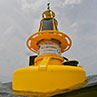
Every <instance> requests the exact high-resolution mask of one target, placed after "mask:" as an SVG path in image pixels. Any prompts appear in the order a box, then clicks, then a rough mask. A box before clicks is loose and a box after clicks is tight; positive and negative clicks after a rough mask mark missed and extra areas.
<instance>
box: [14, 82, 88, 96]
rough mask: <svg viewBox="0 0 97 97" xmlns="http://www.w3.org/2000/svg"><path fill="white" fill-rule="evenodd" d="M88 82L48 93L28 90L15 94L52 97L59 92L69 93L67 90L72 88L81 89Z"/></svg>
mask: <svg viewBox="0 0 97 97" xmlns="http://www.w3.org/2000/svg"><path fill="white" fill-rule="evenodd" d="M86 84H87V81H85V82H83V83H80V84H77V85H74V86H72V87H69V88H68V89H59V90H58V89H57V90H55V91H52V92H47V93H39V92H30V91H28V92H25V91H14V92H13V95H19V96H18V97H51V96H54V95H57V94H62V93H67V92H70V91H72V90H75V89H79V88H81V87H83V86H84V85H86Z"/></svg>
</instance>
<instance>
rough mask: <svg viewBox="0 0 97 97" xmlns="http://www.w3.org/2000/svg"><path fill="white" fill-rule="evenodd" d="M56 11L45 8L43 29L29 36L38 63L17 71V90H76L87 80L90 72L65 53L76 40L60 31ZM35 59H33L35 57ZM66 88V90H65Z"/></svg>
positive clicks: (30, 45) (30, 46) (42, 21)
mask: <svg viewBox="0 0 97 97" xmlns="http://www.w3.org/2000/svg"><path fill="white" fill-rule="evenodd" d="M57 24H58V23H57V20H56V19H55V13H54V12H53V11H51V10H50V9H49V6H48V9H47V11H45V12H43V14H42V20H41V21H40V27H39V31H38V32H37V33H35V34H33V35H31V36H30V37H29V38H28V40H27V47H28V48H29V49H30V50H31V51H33V52H35V53H37V57H35V56H32V57H33V58H35V59H34V64H30V66H29V67H25V68H20V69H17V70H15V71H14V74H13V82H12V88H13V90H14V91H24V92H27V91H29V92H36V93H50V92H54V91H58V90H61V89H62V90H67V91H68V90H73V89H75V88H77V87H78V86H79V84H81V83H83V82H85V80H86V73H85V71H84V69H83V67H82V66H79V65H77V64H78V61H76V60H68V59H67V58H65V60H64V57H62V56H61V54H62V53H64V52H65V51H67V50H69V49H70V47H71V44H72V41H71V39H70V38H69V36H67V35H66V34H64V33H62V32H59V31H58V28H57ZM32 61H33V60H32ZM31 63H33V62H31ZM65 92H66V91H65Z"/></svg>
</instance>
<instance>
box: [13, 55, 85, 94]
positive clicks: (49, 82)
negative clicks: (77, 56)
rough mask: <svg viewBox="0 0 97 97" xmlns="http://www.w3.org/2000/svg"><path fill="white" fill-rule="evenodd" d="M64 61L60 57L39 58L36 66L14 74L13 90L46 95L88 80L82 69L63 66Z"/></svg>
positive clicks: (43, 56) (45, 56)
mask: <svg viewBox="0 0 97 97" xmlns="http://www.w3.org/2000/svg"><path fill="white" fill-rule="evenodd" d="M58 61H59V62H58ZM63 61H64V59H63V58H62V57H61V56H58V55H53V54H46V55H40V56H38V57H37V58H36V59H35V65H36V66H30V67H26V68H21V69H18V70H16V71H15V72H14V76H13V90H16V91H31V92H43V93H46V92H53V91H55V90H57V89H69V88H70V87H71V86H74V85H77V84H79V83H82V82H84V81H85V80H86V74H85V71H84V69H83V68H82V67H75V66H65V65H62V63H63ZM70 89H71V88H70Z"/></svg>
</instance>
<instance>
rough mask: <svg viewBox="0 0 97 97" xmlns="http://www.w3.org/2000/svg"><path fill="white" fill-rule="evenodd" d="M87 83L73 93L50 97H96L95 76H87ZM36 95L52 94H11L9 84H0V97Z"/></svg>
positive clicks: (10, 84) (96, 78) (61, 93)
mask: <svg viewBox="0 0 97 97" xmlns="http://www.w3.org/2000/svg"><path fill="white" fill-rule="evenodd" d="M87 81H88V84H87V85H84V86H83V87H81V88H78V89H76V90H73V91H69V90H60V94H57V95H54V96H52V97H91V96H93V97H97V75H92V76H88V77H87ZM65 91H66V92H67V91H68V93H63V92H65ZM13 94H15V95H13ZM16 94H17V95H16ZM53 94H54V93H53ZM55 94H56V93H55ZM18 95H27V96H18ZM36 95H38V97H50V96H51V95H52V93H48V94H41V93H32V92H13V91H12V83H11V82H9V83H1V84H0V97H37V96H36Z"/></svg>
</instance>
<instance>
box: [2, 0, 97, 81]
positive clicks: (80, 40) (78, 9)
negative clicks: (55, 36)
mask: <svg viewBox="0 0 97 97" xmlns="http://www.w3.org/2000/svg"><path fill="white" fill-rule="evenodd" d="M48 2H50V3H51V5H50V6H51V9H52V10H53V11H54V12H55V14H56V19H57V21H58V24H59V26H58V28H59V31H61V32H64V33H66V34H67V35H69V36H70V37H71V39H72V42H73V44H72V47H71V49H70V50H69V51H67V52H65V53H64V54H63V55H64V56H66V57H67V58H69V59H76V60H79V61H80V65H82V66H83V67H84V69H85V70H86V73H87V75H92V74H97V67H96V66H97V0H0V81H10V80H12V75H13V71H14V70H15V69H18V68H21V67H26V66H28V56H29V55H33V54H34V53H32V52H30V50H29V49H28V48H27V47H26V40H27V38H28V37H29V36H30V35H31V34H33V33H35V32H37V31H38V27H39V23H40V20H41V14H42V12H43V11H44V10H46V8H47V3H48Z"/></svg>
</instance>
